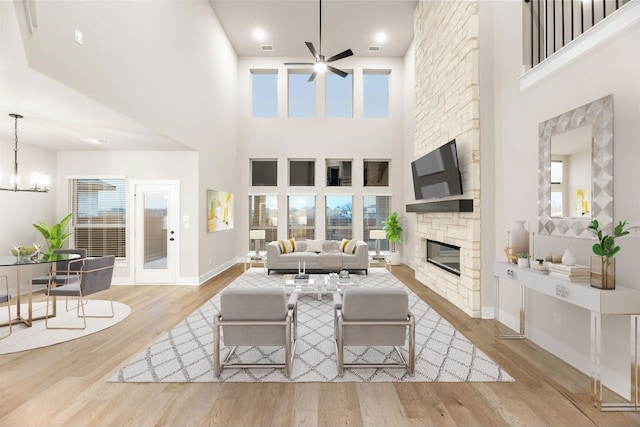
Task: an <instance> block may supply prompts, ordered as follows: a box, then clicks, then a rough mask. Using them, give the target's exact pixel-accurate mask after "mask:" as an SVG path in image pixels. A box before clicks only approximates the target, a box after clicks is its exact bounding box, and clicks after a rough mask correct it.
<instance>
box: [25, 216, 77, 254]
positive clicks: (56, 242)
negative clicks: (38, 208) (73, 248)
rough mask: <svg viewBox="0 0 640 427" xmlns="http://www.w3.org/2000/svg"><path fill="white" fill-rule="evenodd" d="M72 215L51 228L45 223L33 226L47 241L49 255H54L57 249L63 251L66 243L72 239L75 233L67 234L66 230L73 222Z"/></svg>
mask: <svg viewBox="0 0 640 427" xmlns="http://www.w3.org/2000/svg"><path fill="white" fill-rule="evenodd" d="M72 216H73V214H72V213H70V214H69V215H67V216H65V217H64V218H62V220H61V221H60V222H59V223H57V224H54V225H53V226H51V227H49V226H48V225H47V224H45V223H44V222H43V221H40V222H39V223H38V224H33V226H34V227H35V228H36V230H38V231H39V232H40V234H42V237H44V238H45V240H46V241H47V245H48V246H49V252H48V254H49V255H51V254H53V251H55V250H56V249H62V247H63V246H64V243H65V242H66V241H67V239H69V237H71V234H73V233H65V229H66V228H67V225H68V224H69V221H71V217H72Z"/></svg>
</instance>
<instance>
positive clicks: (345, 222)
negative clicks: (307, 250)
mask: <svg viewBox="0 0 640 427" xmlns="http://www.w3.org/2000/svg"><path fill="white" fill-rule="evenodd" d="M326 199H327V200H326V228H325V230H326V231H325V239H327V240H341V239H351V238H353V196H342V195H335V196H333V195H332V196H326Z"/></svg>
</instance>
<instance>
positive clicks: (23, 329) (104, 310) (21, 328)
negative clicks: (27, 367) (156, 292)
mask: <svg viewBox="0 0 640 427" xmlns="http://www.w3.org/2000/svg"><path fill="white" fill-rule="evenodd" d="M69 307H73V308H72V309H71V310H69V311H66V309H65V302H64V298H59V299H58V303H57V316H56V317H52V318H50V319H49V326H56V327H58V326H65V327H81V326H82V319H81V318H78V317H77V316H76V309H75V301H72V300H69ZM45 308H46V307H45V303H44V302H38V303H33V317H40V316H43V315H44V314H45ZM20 310H21V314H23V315H24V314H25V313H27V306H26V305H25V304H22V305H21V307H20ZM113 310H114V312H115V315H114V316H113V317H112V318H91V317H88V318H87V327H86V329H46V328H45V326H44V323H45V321H44V319H42V320H34V321H33V326H32V327H30V328H28V327H27V326H26V325H25V324H24V323H14V324H13V333H12V334H11V335H10V336H8V337H7V338H4V339H0V354H7V353H15V352H18V351H25V350H31V349H34V348H40V347H46V346H49V345H53V344H58V343H61V342H65V341H71V340H75V339H77V338H81V337H84V336H87V335H90V334H93V333H95V332H98V331H101V330H103V329H107V328H109V327H111V326H113V325H116V324H118V323H119V322H121V321H122V320H124V319H126V318H127V316H129V314H131V308H129V306H128V305H126V304H123V303H121V302H117V301H114V302H113ZM85 313H87V314H89V315H97V316H104V315H110V314H111V307H110V306H109V301H104V300H89V301H88V302H87V303H86V304H85ZM11 317H12V318H14V319H15V317H16V306H15V305H12V306H11ZM6 321H7V307H6V305H2V306H1V307H0V324H2V323H5V322H6ZM7 333H9V327H8V326H2V327H0V336H4V335H6V334H7Z"/></svg>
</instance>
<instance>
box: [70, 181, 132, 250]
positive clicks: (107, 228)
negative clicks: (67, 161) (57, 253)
mask: <svg viewBox="0 0 640 427" xmlns="http://www.w3.org/2000/svg"><path fill="white" fill-rule="evenodd" d="M125 188H126V181H125V179H123V178H114V179H112V178H100V179H98V178H86V179H70V180H69V210H70V211H71V213H72V214H73V217H72V219H71V225H70V226H69V231H70V232H72V233H73V235H72V236H73V238H72V242H71V244H72V245H73V248H86V249H87V250H88V256H94V257H95V256H105V255H115V256H116V257H117V258H126V256H127V252H126V249H127V245H126V243H127V241H126V234H127V233H126V231H127V223H126V218H127V216H126V191H125Z"/></svg>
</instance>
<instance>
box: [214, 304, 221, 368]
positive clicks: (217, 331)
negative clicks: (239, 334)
mask: <svg viewBox="0 0 640 427" xmlns="http://www.w3.org/2000/svg"><path fill="white" fill-rule="evenodd" d="M218 319H219V316H216V317H214V318H213V373H214V374H215V376H216V377H220V373H221V369H220V324H219V323H218Z"/></svg>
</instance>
